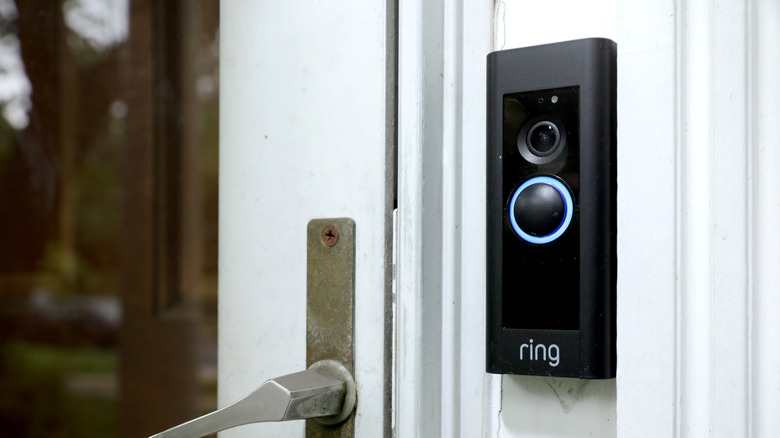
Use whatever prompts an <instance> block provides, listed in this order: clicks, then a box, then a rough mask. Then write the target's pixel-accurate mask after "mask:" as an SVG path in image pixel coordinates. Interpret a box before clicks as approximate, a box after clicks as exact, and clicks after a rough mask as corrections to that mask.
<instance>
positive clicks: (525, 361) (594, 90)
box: [487, 38, 617, 378]
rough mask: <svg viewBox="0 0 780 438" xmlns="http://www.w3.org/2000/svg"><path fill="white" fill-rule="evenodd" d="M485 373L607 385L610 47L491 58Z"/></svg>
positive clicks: (540, 49)
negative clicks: (587, 380) (597, 381)
mask: <svg viewBox="0 0 780 438" xmlns="http://www.w3.org/2000/svg"><path fill="white" fill-rule="evenodd" d="M487 71H488V96H487V128H488V129H487V132H488V135H487V370H488V372H491V373H506V374H530V375H550V376H562V377H580V378H610V377H614V376H615V282H616V268H617V260H616V251H615V242H616V208H615V200H616V176H617V171H616V142H617V140H616V120H615V119H616V116H615V108H616V45H615V43H614V42H612V41H610V40H607V39H601V38H593V39H584V40H576V41H568V42H563V43H555V44H548V45H543V46H535V47H528V48H522V49H514V50H506V51H499V52H494V53H491V54H489V55H488V64H487Z"/></svg>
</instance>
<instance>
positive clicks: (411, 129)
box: [396, 0, 495, 437]
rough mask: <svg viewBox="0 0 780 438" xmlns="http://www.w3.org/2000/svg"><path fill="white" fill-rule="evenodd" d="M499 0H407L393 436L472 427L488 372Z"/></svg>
mask: <svg viewBox="0 0 780 438" xmlns="http://www.w3.org/2000/svg"><path fill="white" fill-rule="evenodd" d="M491 20H492V2H490V1H484V0H483V1H479V2H466V1H430V2H428V1H426V2H416V1H408V0H401V1H400V4H399V34H400V36H399V136H398V138H399V154H398V197H399V199H398V233H399V237H398V242H399V248H398V257H399V259H398V269H397V273H398V274H397V275H398V277H397V291H398V295H397V297H398V298H397V299H398V304H397V312H398V314H397V321H398V331H397V333H398V336H397V391H396V393H397V395H398V397H397V404H396V406H397V412H396V415H397V419H396V421H397V423H396V428H397V436H400V437H412V436H426V437H438V436H446V437H458V436H464V437H472V436H479V435H480V434H481V433H482V428H483V421H482V417H483V409H484V412H485V413H486V414H490V413H491V412H493V411H495V409H494V408H492V407H483V406H487V405H486V403H485V402H484V400H488V401H490V400H493V398H492V397H490V396H489V395H487V393H486V389H485V388H488V391H489V389H490V388H491V386H490V385H489V384H486V382H488V381H489V378H488V377H487V376H486V374H485V372H484V356H485V355H484V330H485V327H484V288H485V287H484V267H483V266H484V251H485V250H484V211H485V207H484V187H485V186H484V184H485V183H484V172H485V171H484V169H485V166H484V150H485V148H484V141H485V140H484V139H485V134H484V124H485V115H484V114H485V112H484V96H485V56H486V54H487V52H488V51H489V49H490V42H491V37H492V34H491V30H490V29H491V24H492V22H491Z"/></svg>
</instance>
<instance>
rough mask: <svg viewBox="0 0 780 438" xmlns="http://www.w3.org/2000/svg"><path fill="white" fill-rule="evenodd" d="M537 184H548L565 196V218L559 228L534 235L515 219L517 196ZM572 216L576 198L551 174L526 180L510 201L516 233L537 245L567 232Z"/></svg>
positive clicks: (510, 218) (511, 219) (511, 218)
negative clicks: (547, 232) (548, 232)
mask: <svg viewBox="0 0 780 438" xmlns="http://www.w3.org/2000/svg"><path fill="white" fill-rule="evenodd" d="M535 184H547V185H548V186H550V187H552V188H554V189H555V190H556V191H557V192H558V193H559V194H560V195H561V198H563V204H564V206H563V210H564V212H563V220H562V221H561V223H560V224H559V225H558V228H556V229H555V231H553V232H552V233H550V234H548V235H546V236H532V235H530V234H528V233H526V232H525V231H523V230H522V228H520V225H518V224H517V221H516V220H515V215H514V211H515V202H516V201H517V197H518V196H520V193H522V192H523V190H525V189H527V188H528V187H530V186H532V185H535ZM572 216H574V200H573V199H572V197H571V193H569V189H568V188H566V186H565V185H563V183H562V182H560V181H558V180H557V179H555V178H552V177H549V176H535V177H533V178H531V179H529V180H528V181H526V182H524V183H523V184H522V185H521V186H520V187H518V188H517V190H515V193H514V195H512V201H511V202H510V203H509V221H510V222H511V223H512V229H514V230H515V233H517V235H518V236H520V238H521V239H523V240H525V241H526V242H528V243H533V244H536V245H542V244H545V243H550V242H552V241H554V240H555V239H557V238H559V237H561V236H562V235H563V233H564V232H566V229H567V228H569V224H571V219H572Z"/></svg>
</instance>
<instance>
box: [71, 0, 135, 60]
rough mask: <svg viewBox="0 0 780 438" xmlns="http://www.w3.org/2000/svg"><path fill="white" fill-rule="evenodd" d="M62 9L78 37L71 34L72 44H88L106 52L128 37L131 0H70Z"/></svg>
mask: <svg viewBox="0 0 780 438" xmlns="http://www.w3.org/2000/svg"><path fill="white" fill-rule="evenodd" d="M62 12H63V15H64V16H65V24H66V25H67V26H68V29H70V30H71V31H73V33H74V35H73V36H75V37H76V38H69V40H68V43H70V44H72V45H78V44H88V45H90V46H91V47H92V48H93V49H95V50H97V51H101V52H102V51H105V50H107V49H110V48H112V47H114V46H116V45H117V44H119V43H122V42H124V41H125V40H126V39H127V34H128V28H129V21H128V20H129V12H130V3H129V1H128V0H66V1H65V4H63V6H62Z"/></svg>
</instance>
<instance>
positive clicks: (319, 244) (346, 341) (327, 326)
mask: <svg viewBox="0 0 780 438" xmlns="http://www.w3.org/2000/svg"><path fill="white" fill-rule="evenodd" d="M306 260H307V269H306V291H307V292H306V296H307V298H306V366H310V365H311V364H313V363H315V362H318V361H320V360H323V359H332V360H335V361H338V362H340V363H341V364H342V365H343V366H344V367H345V368H346V369H347V370H348V371H349V372H350V373H351V374H352V375H354V374H355V370H354V340H353V339H354V320H355V312H354V308H355V306H354V303H355V221H353V220H352V219H349V218H334V219H313V220H311V221H310V222H309V225H308V229H307V257H306ZM354 423H355V416H354V414H350V416H349V417H348V418H347V419H346V421H343V422H341V423H339V424H336V425H328V424H323V421H322V420H321V419H316V420H306V438H353V436H354V429H355V425H354Z"/></svg>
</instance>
